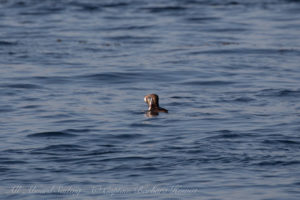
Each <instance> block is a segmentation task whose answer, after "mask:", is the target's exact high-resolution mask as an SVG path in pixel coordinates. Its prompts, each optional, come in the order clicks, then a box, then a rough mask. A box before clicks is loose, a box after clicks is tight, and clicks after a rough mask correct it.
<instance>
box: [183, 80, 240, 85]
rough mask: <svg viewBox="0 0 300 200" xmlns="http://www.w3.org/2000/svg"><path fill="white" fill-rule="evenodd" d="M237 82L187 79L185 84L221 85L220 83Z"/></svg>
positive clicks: (230, 82)
mask: <svg viewBox="0 0 300 200" xmlns="http://www.w3.org/2000/svg"><path fill="white" fill-rule="evenodd" d="M234 83H235V82H232V81H219V80H215V81H187V82H183V83H182V84H183V85H197V86H199V85H203V86H219V85H231V84H234Z"/></svg>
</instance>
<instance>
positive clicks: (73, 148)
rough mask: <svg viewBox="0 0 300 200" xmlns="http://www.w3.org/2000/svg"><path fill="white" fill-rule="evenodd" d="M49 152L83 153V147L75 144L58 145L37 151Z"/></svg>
mask: <svg viewBox="0 0 300 200" xmlns="http://www.w3.org/2000/svg"><path fill="white" fill-rule="evenodd" d="M45 150H46V151H48V150H55V151H56V150H59V151H64V152H65V151H83V147H82V146H79V145H73V144H58V145H49V146H46V147H44V148H41V149H36V150H35V152H36V151H45Z"/></svg>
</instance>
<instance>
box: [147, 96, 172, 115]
mask: <svg viewBox="0 0 300 200" xmlns="http://www.w3.org/2000/svg"><path fill="white" fill-rule="evenodd" d="M144 101H145V102H146V103H147V104H148V110H147V113H148V114H150V115H158V113H159V112H164V113H168V110H167V109H164V108H161V107H159V98H158V95H157V94H148V95H146V96H145V97H144Z"/></svg>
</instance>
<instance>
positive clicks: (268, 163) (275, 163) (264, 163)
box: [256, 160, 300, 166]
mask: <svg viewBox="0 0 300 200" xmlns="http://www.w3.org/2000/svg"><path fill="white" fill-rule="evenodd" d="M299 164H300V161H297V160H293V161H282V160H272V161H262V162H258V163H256V165H259V166H278V165H279V166H287V165H299Z"/></svg>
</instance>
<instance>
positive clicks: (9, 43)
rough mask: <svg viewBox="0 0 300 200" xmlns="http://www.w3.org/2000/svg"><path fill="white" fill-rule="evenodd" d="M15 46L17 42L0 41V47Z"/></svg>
mask: <svg viewBox="0 0 300 200" xmlns="http://www.w3.org/2000/svg"><path fill="white" fill-rule="evenodd" d="M17 44H18V42H10V41H0V46H14V45H17Z"/></svg>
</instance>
